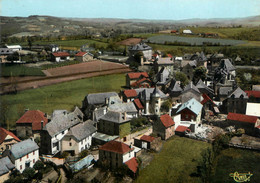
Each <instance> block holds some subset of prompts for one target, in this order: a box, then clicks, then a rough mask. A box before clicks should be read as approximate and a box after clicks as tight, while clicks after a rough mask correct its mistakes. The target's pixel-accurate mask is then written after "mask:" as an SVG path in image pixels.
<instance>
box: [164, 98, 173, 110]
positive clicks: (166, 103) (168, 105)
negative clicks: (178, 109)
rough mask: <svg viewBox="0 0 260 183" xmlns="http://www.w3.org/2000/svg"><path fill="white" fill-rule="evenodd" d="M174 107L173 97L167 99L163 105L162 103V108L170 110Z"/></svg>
mask: <svg viewBox="0 0 260 183" xmlns="http://www.w3.org/2000/svg"><path fill="white" fill-rule="evenodd" d="M171 107H172V101H171V99H169V100H166V101H165V102H164V103H163V104H162V105H161V110H162V111H165V112H168V111H169V110H170V108H171Z"/></svg>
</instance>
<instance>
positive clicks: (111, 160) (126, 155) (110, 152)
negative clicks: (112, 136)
mask: <svg viewBox="0 0 260 183" xmlns="http://www.w3.org/2000/svg"><path fill="white" fill-rule="evenodd" d="M129 161H131V162H129ZM132 161H134V162H132ZM99 162H100V163H101V164H102V165H103V166H105V167H109V168H111V169H117V168H120V167H122V166H123V165H124V164H125V165H127V166H128V168H129V169H130V170H132V171H133V172H134V173H136V171H137V168H138V163H137V161H136V158H135V152H134V148H132V147H131V146H128V145H127V144H124V143H123V142H118V141H114V140H113V141H109V142H107V143H106V144H104V145H102V146H101V147H100V148H99ZM132 163H134V165H135V166H131V165H132ZM129 165H130V166H129Z"/></svg>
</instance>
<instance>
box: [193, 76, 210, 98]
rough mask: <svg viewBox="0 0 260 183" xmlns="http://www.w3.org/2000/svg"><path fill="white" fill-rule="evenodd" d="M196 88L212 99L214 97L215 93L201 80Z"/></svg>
mask: <svg viewBox="0 0 260 183" xmlns="http://www.w3.org/2000/svg"><path fill="white" fill-rule="evenodd" d="M196 87H197V88H198V89H199V91H200V93H205V94H207V95H208V96H210V97H213V96H214V91H213V89H211V88H210V87H208V86H207V85H206V84H205V83H204V82H203V81H202V80H201V79H200V80H199V81H198V83H197V85H196Z"/></svg>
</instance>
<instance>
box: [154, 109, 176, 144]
mask: <svg viewBox="0 0 260 183" xmlns="http://www.w3.org/2000/svg"><path fill="white" fill-rule="evenodd" d="M174 129H175V123H174V121H173V120H172V118H171V116H169V115H168V114H164V115H162V116H160V118H158V119H157V120H155V122H154V124H153V133H154V134H156V135H157V136H158V137H161V138H162V139H163V140H167V139H168V138H170V137H171V136H173V135H174Z"/></svg>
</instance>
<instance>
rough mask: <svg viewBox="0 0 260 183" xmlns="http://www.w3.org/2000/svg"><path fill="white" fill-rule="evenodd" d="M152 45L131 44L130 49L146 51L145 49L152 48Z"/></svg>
mask: <svg viewBox="0 0 260 183" xmlns="http://www.w3.org/2000/svg"><path fill="white" fill-rule="evenodd" d="M151 49H152V47H150V46H148V45H147V44H145V43H142V42H141V43H138V44H136V45H134V46H130V47H129V49H128V50H130V51H144V50H151Z"/></svg>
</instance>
